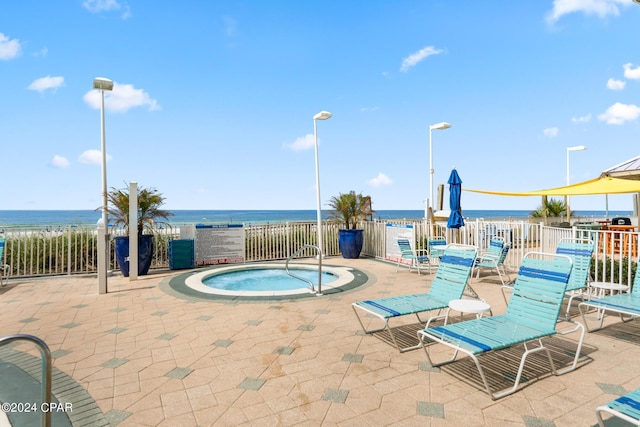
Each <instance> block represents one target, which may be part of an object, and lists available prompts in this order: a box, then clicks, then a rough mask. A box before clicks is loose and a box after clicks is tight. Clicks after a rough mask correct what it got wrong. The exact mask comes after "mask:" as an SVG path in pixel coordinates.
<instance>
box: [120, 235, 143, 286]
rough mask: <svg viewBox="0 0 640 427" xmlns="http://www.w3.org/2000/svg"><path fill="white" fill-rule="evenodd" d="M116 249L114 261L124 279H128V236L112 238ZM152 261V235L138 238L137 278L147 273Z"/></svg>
mask: <svg viewBox="0 0 640 427" xmlns="http://www.w3.org/2000/svg"><path fill="white" fill-rule="evenodd" d="M113 240H114V241H115V247H116V261H117V262H118V267H120V271H121V272H122V275H123V276H124V277H129V259H128V258H129V236H116V237H114V238H113ZM152 260H153V235H152V234H143V235H142V236H138V276H144V275H145V274H147V273H148V272H149V267H151V261H152Z"/></svg>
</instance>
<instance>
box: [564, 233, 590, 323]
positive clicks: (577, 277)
mask: <svg viewBox="0 0 640 427" xmlns="http://www.w3.org/2000/svg"><path fill="white" fill-rule="evenodd" d="M594 250H595V242H594V241H593V240H591V239H581V238H578V239H574V238H563V239H560V241H559V242H558V247H557V248H556V253H557V254H562V255H568V256H570V257H571V260H572V261H573V268H572V269H571V276H569V283H568V284H567V292H566V296H568V297H569V300H568V301H567V312H566V313H565V318H566V319H568V318H569V317H570V315H569V310H570V309H571V302H572V301H573V299H574V298H576V297H580V298H582V299H583V300H584V299H585V296H587V290H588V284H589V281H590V275H591V260H592V258H593V251H594Z"/></svg>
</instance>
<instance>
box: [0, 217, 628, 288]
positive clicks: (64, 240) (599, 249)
mask: <svg viewBox="0 0 640 427" xmlns="http://www.w3.org/2000/svg"><path fill="white" fill-rule="evenodd" d="M388 223H394V224H411V225H412V226H413V229H414V232H415V245H416V249H418V250H426V249H427V242H428V240H429V239H430V238H431V237H434V236H442V237H445V239H446V240H447V242H449V243H463V244H470V245H474V246H476V247H478V249H479V251H480V252H482V251H483V250H486V249H487V248H488V246H489V242H490V241H491V239H492V238H495V237H500V238H502V239H504V240H505V241H506V242H507V243H510V244H511V249H510V251H509V254H508V256H507V259H506V262H505V264H506V265H507V266H508V267H509V268H511V269H513V270H515V269H516V268H517V267H518V266H519V265H520V262H521V260H522V258H523V257H524V255H525V254H526V253H527V252H530V251H544V252H554V251H555V248H556V246H557V244H558V241H559V240H560V239H562V238H567V237H573V238H577V237H582V238H589V239H591V240H593V241H594V243H595V247H596V252H595V255H594V262H593V265H594V267H593V269H592V279H593V280H597V281H615V282H618V283H625V284H630V283H631V282H632V280H633V274H634V272H635V268H636V267H635V266H636V263H637V260H638V244H639V242H638V233H634V232H620V231H601V230H582V229H578V228H575V227H574V228H558V227H550V226H545V225H543V224H542V223H529V222H526V221H484V220H481V219H478V220H473V221H467V222H466V224H465V226H464V227H462V228H460V229H459V230H456V229H448V228H446V226H445V225H444V224H441V223H432V222H430V221H427V220H414V221H407V220H402V221H400V220H398V221H381V220H377V221H368V222H365V223H364V224H362V225H363V229H364V247H363V251H362V255H363V256H367V257H374V258H377V259H381V260H383V259H384V258H385V252H386V248H387V242H386V239H387V235H386V232H387V231H386V228H387V224H388ZM338 229H339V226H338V224H335V223H331V222H325V223H324V224H323V227H322V231H323V248H322V250H323V253H324V254H325V255H327V256H337V255H340V250H339V248H338ZM243 230H244V236H245V259H246V261H248V262H251V261H269V260H283V259H287V258H288V257H290V256H291V255H292V254H293V253H295V252H296V251H297V250H298V249H300V248H301V247H303V246H305V245H317V233H316V232H317V224H316V223H315V222H314V223H307V222H291V223H283V224H266V225H253V226H246V227H244V228H243ZM121 233H122V232H121V231H117V232H113V231H112V234H113V235H115V234H121ZM154 236H155V238H154V259H153V261H152V264H151V268H152V269H162V268H168V267H169V241H170V240H171V239H178V238H180V235H179V228H178V227H175V228H163V229H157V230H155V231H154ZM5 238H6V241H5V250H4V254H3V258H4V259H3V260H0V263H2V264H3V265H5V266H8V268H5V277H8V278H12V277H14V278H16V277H33V276H52V275H74V274H95V273H96V272H97V265H98V263H97V230H96V229H95V228H89V227H87V228H82V227H77V226H72V227H50V226H49V227H43V228H29V229H22V230H16V229H13V230H10V231H7V232H6V234H5ZM109 251H110V253H111V256H110V265H109V269H110V270H115V269H117V265H116V262H115V254H114V245H113V244H110V245H109ZM302 256H309V257H311V256H315V253H312V251H308V253H303V254H302Z"/></svg>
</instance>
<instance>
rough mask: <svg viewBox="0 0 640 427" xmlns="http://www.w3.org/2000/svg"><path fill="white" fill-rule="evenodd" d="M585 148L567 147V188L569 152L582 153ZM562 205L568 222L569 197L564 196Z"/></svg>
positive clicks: (579, 146) (581, 146) (569, 214)
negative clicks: (565, 209)
mask: <svg viewBox="0 0 640 427" xmlns="http://www.w3.org/2000/svg"><path fill="white" fill-rule="evenodd" d="M586 149H587V147H585V146H584V145H576V146H573V147H567V187H568V186H569V153H570V152H571V151H583V150H586ZM564 204H565V206H566V208H567V221H569V218H570V216H571V212H570V210H569V196H564Z"/></svg>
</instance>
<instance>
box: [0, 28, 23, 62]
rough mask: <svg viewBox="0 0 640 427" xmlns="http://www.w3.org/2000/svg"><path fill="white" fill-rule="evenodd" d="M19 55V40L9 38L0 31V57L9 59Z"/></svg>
mask: <svg viewBox="0 0 640 427" xmlns="http://www.w3.org/2000/svg"><path fill="white" fill-rule="evenodd" d="M18 55H20V40H18V39H9V37H7V36H5V35H4V34H2V33H0V59H2V60H5V61H6V60H9V59H13V58H15V57H16V56H18Z"/></svg>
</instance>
